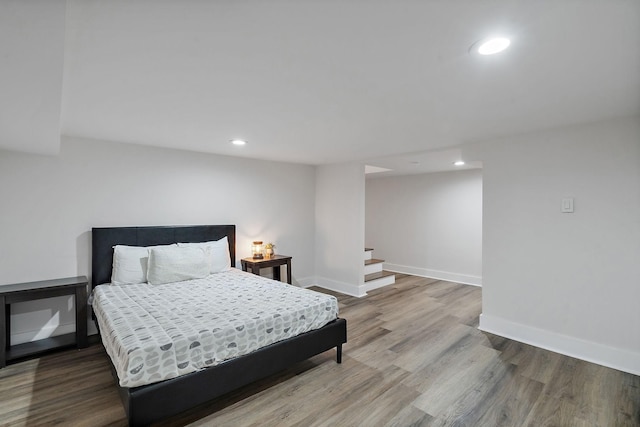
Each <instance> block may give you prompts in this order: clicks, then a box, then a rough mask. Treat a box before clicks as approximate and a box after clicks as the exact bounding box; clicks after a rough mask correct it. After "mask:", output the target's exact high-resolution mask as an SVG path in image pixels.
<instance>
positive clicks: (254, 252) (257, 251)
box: [251, 240, 264, 259]
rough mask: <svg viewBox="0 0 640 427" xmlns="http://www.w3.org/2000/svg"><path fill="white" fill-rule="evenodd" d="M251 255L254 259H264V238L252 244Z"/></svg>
mask: <svg viewBox="0 0 640 427" xmlns="http://www.w3.org/2000/svg"><path fill="white" fill-rule="evenodd" d="M251 256H252V257H253V259H262V258H263V257H264V255H263V253H262V240H256V241H254V242H253V243H252V244H251Z"/></svg>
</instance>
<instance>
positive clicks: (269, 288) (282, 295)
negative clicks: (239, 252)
mask: <svg viewBox="0 0 640 427" xmlns="http://www.w3.org/2000/svg"><path fill="white" fill-rule="evenodd" d="M91 304H92V306H93V310H94V312H95V314H96V319H97V321H98V325H99V328H100V334H101V336H102V343H103V345H104V347H105V349H106V351H107V353H108V354H109V357H111V360H112V362H113V365H114V367H115V369H116V373H117V375H118V379H119V383H120V385H121V386H122V387H137V386H141V385H146V384H152V383H155V382H158V381H163V380H166V379H170V378H175V377H178V376H180V375H184V374H187V373H190V372H194V371H197V370H200V369H204V368H207V367H209V366H214V365H217V364H220V363H223V362H224V361H225V360H228V359H231V358H234V357H238V356H242V355H244V354H248V353H250V352H252V351H255V350H257V349H259V348H261V347H264V346H267V345H269V344H273V343H275V342H278V341H281V340H284V339H287V338H291V337H294V336H296V335H299V334H302V333H304V332H308V331H311V330H314V329H318V328H321V327H322V326H324V325H326V324H327V323H329V322H331V321H332V320H334V319H336V318H337V316H338V302H337V300H336V298H335V297H333V296H331V295H326V294H322V293H319V292H315V291H311V290H308V289H301V288H298V287H295V286H291V285H287V284H285V283H281V282H277V281H274V280H271V279H267V278H264V277H260V276H257V275H254V274H250V273H246V272H243V271H240V270H237V269H235V268H233V269H231V270H230V271H226V272H221V273H216V274H212V275H210V276H208V277H206V278H204V279H196V280H188V281H184V282H176V283H168V284H164V285H149V284H139V285H122V286H115V285H110V284H104V285H99V286H96V288H95V289H94V291H93V295H92V299H91Z"/></svg>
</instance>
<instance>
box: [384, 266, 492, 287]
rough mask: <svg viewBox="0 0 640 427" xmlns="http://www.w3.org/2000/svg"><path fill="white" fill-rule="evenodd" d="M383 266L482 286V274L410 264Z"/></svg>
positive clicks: (401, 271) (397, 271)
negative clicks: (461, 272) (433, 268)
mask: <svg viewBox="0 0 640 427" xmlns="http://www.w3.org/2000/svg"><path fill="white" fill-rule="evenodd" d="M383 268H384V269H385V270H387V271H393V272H394V273H402V274H410V275H412V276H420V277H428V278H430V279H438V280H446V281H448V282H455V283H462V284H463V285H473V286H482V276H472V275H468V274H460V273H452V272H449V271H440V270H430V269H428V268H421V267H411V266H409V265H400V264H391V263H388V262H385V263H384V266H383Z"/></svg>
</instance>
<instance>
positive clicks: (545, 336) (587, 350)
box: [478, 314, 640, 375]
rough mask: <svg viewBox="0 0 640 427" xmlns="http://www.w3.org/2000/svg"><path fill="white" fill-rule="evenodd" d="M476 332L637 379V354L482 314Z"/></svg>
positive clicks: (639, 370)
mask: <svg viewBox="0 0 640 427" xmlns="http://www.w3.org/2000/svg"><path fill="white" fill-rule="evenodd" d="M478 329H480V330H481V331H485V332H489V333H492V334H495V335H500V336H502V337H505V338H509V339H512V340H515V341H520V342H523V343H525V344H530V345H533V346H536V347H540V348H544V349H545V350H550V351H553V352H556V353H560V354H564V355H566V356H570V357H575V358H576V359H581V360H585V361H587V362H592V363H596V364H598V365H602V366H606V367H608V368H613V369H617V370H619V371H623V372H628V373H630V374H634V375H640V353H634V352H632V351H629V350H624V349H620V348H615V347H609V346H607V345H603V344H599V343H596V342H592V341H586V340H582V339H580V338H575V337H571V336H567V335H562V334H558V333H556V332H551V331H546V330H543V329H538V328H534V327H531V326H527V325H522V324H519V323H514V322H511V321H509V320H506V319H502V318H499V317H495V316H488V315H486V314H481V315H480V326H479V327H478Z"/></svg>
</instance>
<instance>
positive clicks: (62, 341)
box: [0, 276, 89, 368]
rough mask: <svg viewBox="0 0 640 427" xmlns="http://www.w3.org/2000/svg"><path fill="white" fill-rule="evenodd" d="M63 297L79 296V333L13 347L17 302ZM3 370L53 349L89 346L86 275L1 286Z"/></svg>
mask: <svg viewBox="0 0 640 427" xmlns="http://www.w3.org/2000/svg"><path fill="white" fill-rule="evenodd" d="M61 295H75V299H76V303H75V306H76V332H75V333H71V334H66V335H59V336H55V337H51V338H45V339H41V340H37V341H33V342H28V343H24V344H18V345H11V340H10V336H9V334H10V329H11V328H10V324H9V321H10V319H11V317H10V315H9V307H10V305H11V304H13V303H16V302H23V301H31V300H35V299H40V298H52V297H57V296H61ZM0 322H2V325H1V326H0V368H2V367H4V366H5V365H6V363H7V362H8V361H10V360H13V359H21V358H23V357H26V356H32V355H36V354H40V353H44V352H47V351H49V350H51V349H53V348H59V347H67V346H70V345H74V344H75V345H76V346H77V347H78V348H84V347H87V346H88V345H89V342H88V338H87V278H86V277H84V276H78V277H68V278H65V279H54V280H43V281H40V282H29V283H17V284H15V285H5V286H0Z"/></svg>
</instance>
